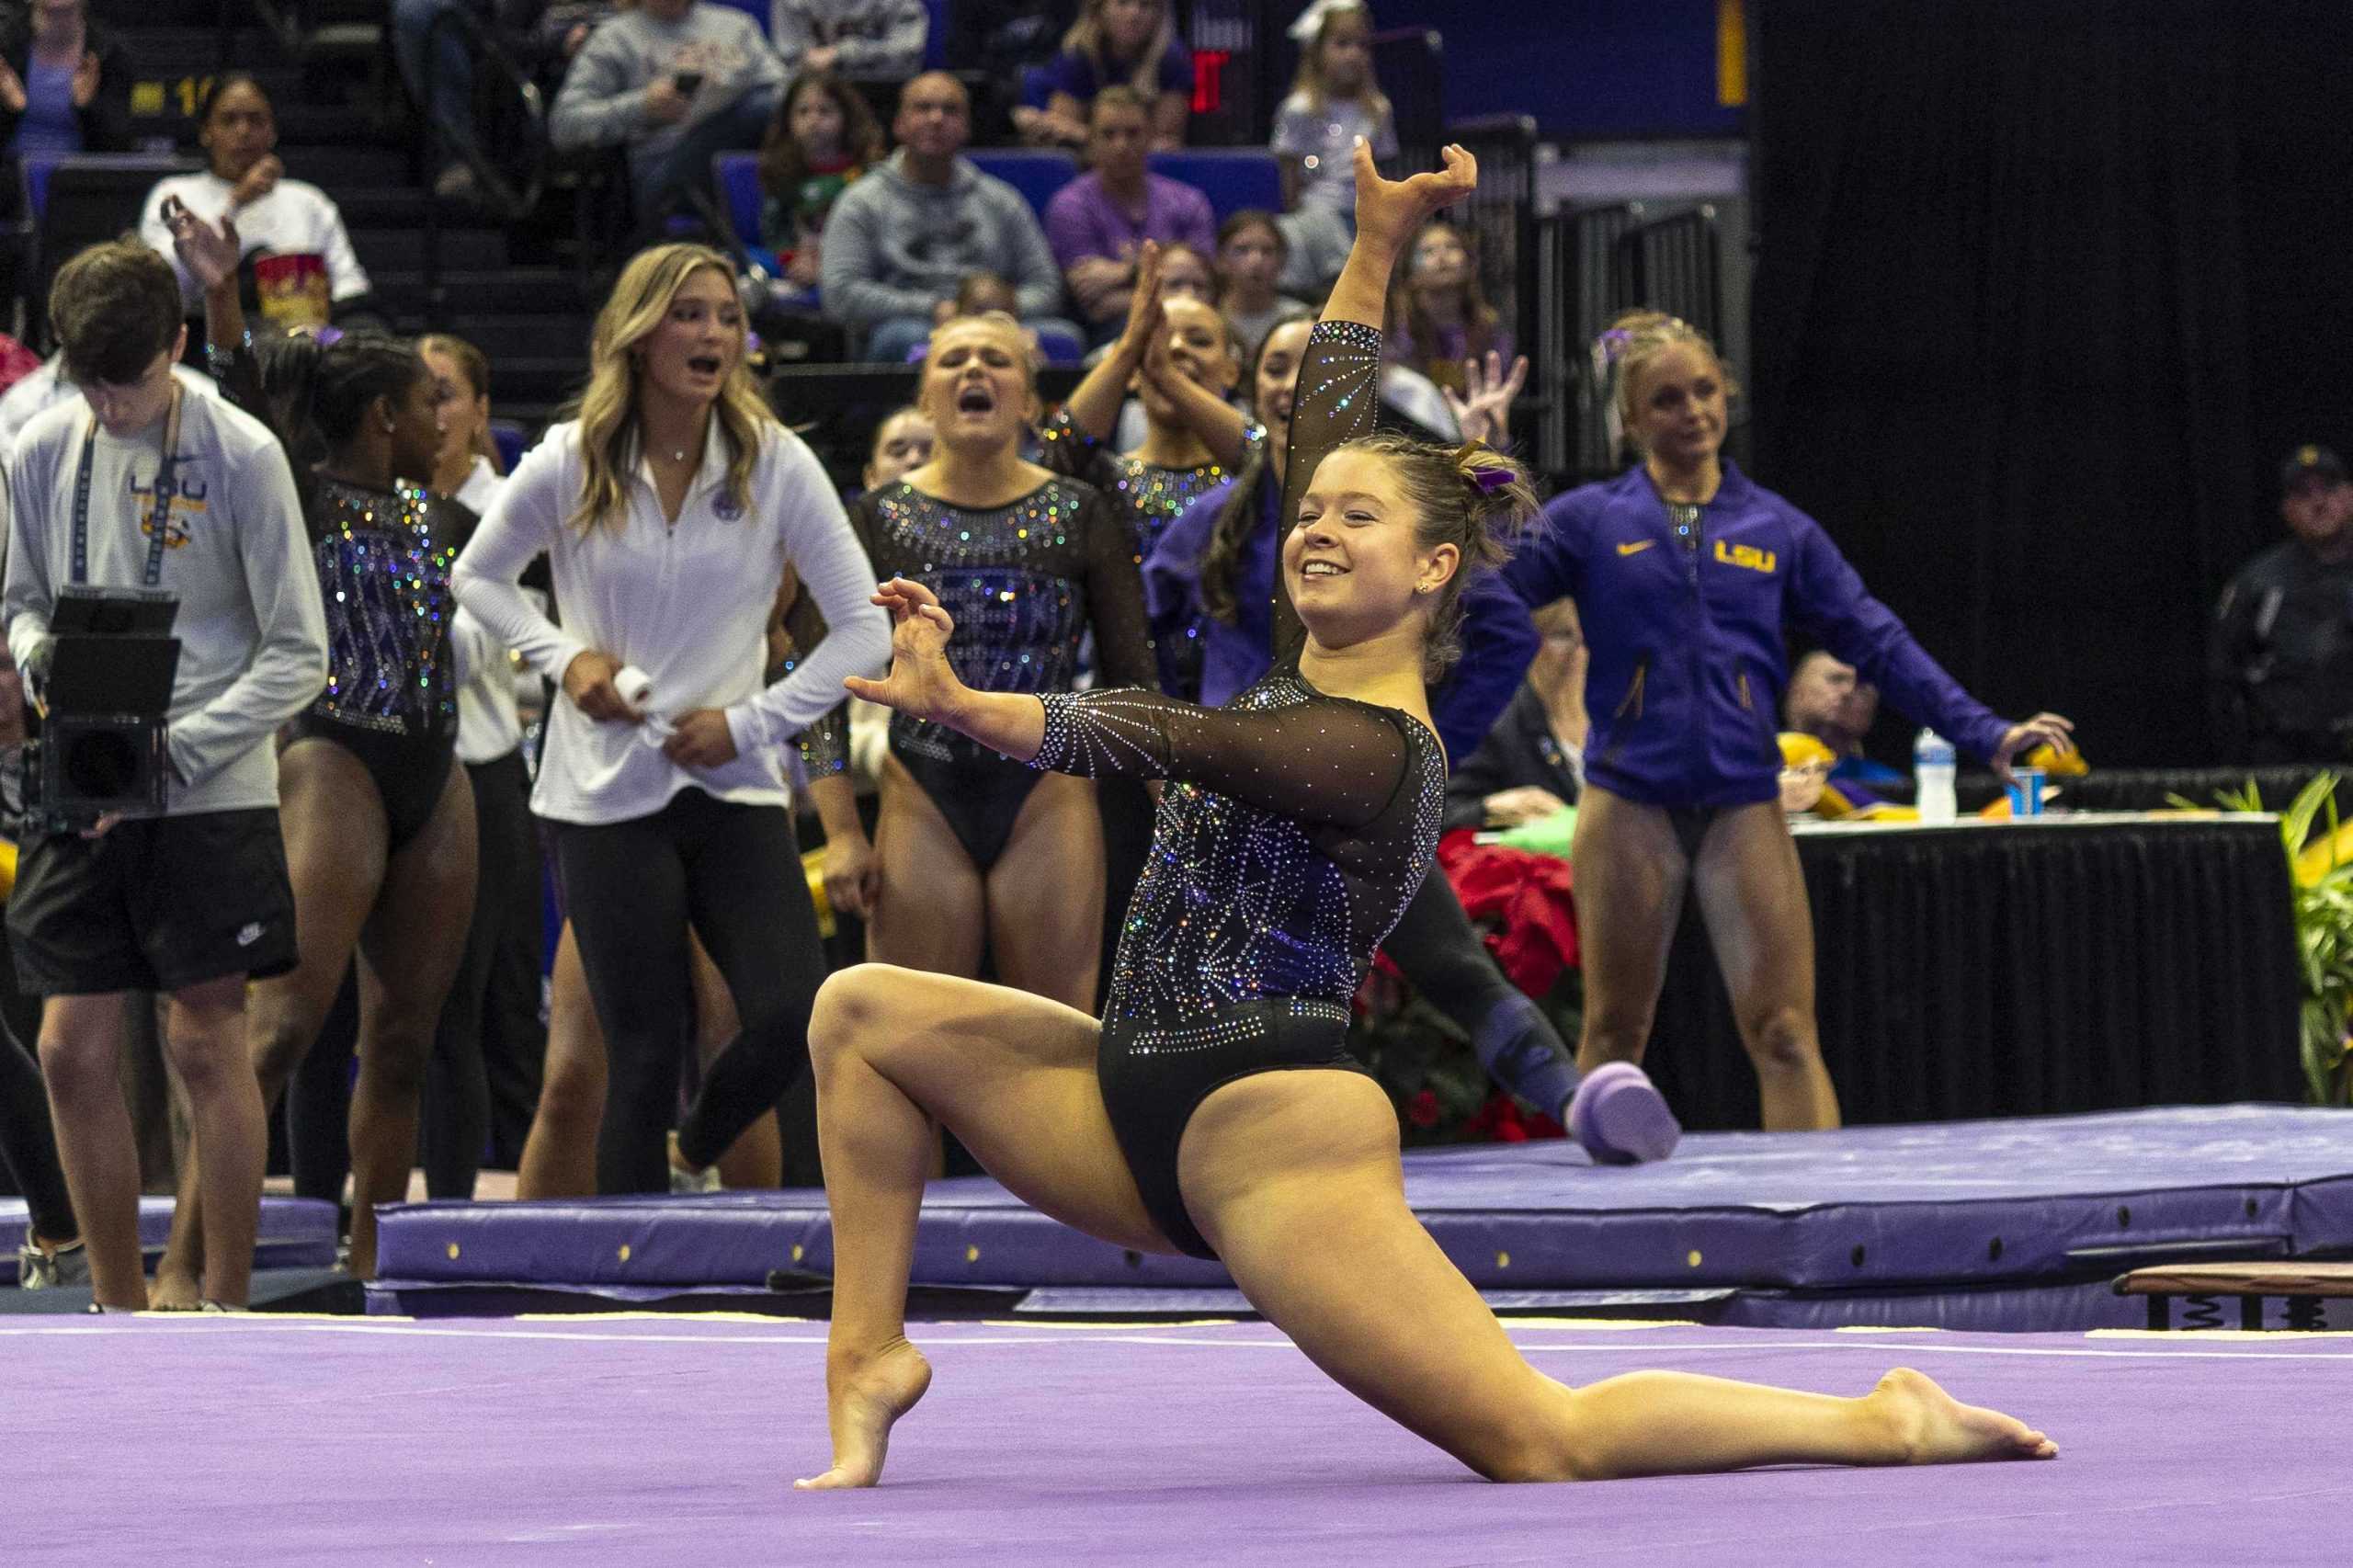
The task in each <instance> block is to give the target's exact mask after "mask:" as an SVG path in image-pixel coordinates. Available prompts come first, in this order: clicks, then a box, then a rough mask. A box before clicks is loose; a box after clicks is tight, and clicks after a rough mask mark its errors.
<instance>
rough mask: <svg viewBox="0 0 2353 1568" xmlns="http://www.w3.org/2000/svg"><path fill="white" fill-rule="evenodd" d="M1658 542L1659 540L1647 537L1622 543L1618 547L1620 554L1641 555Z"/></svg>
mask: <svg viewBox="0 0 2353 1568" xmlns="http://www.w3.org/2000/svg"><path fill="white" fill-rule="evenodd" d="M1657 542H1658V540H1654V539H1645V540H1636V541H1635V542H1634V543H1632V544H1621V545H1620V546H1619V547H1618V553H1619V554H1620V555H1640V554H1641V553H1642V552H1643V551H1646V550H1648V549H1649V548H1650V547H1651V546H1653V545H1654V544H1656V543H1657Z"/></svg>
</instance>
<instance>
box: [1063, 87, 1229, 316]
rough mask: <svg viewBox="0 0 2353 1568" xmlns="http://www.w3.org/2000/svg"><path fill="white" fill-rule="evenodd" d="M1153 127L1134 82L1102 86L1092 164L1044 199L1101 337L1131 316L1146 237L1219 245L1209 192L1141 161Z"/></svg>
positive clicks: (1069, 277) (1073, 288)
mask: <svg viewBox="0 0 2353 1568" xmlns="http://www.w3.org/2000/svg"><path fill="white" fill-rule="evenodd" d="M1151 135H1152V131H1151V122H1150V119H1149V118H1148V116H1147V114H1146V112H1145V108H1144V102H1143V99H1142V97H1140V96H1139V95H1138V94H1137V93H1136V92H1135V90H1134V89H1133V88H1130V87H1106V88H1104V89H1103V90H1102V91H1101V92H1099V93H1097V94H1096V95H1095V103H1094V105H1093V107H1092V108H1091V109H1090V110H1089V112H1088V116H1087V136H1086V159H1087V162H1088V163H1089V164H1090V165H1093V168H1092V171H1091V172H1090V173H1087V174H1085V175H1081V176H1079V177H1078V178H1076V179H1074V180H1073V181H1071V182H1070V184H1068V185H1066V186H1064V187H1062V189H1060V190H1059V191H1056V192H1055V193H1054V199H1053V200H1051V202H1049V203H1047V205H1046V243H1047V244H1049V245H1051V246H1052V247H1053V252H1054V260H1055V262H1056V264H1058V265H1059V266H1060V267H1062V269H1063V280H1064V281H1065V282H1067V283H1068V284H1069V285H1070V293H1071V298H1072V299H1074V300H1075V301H1078V308H1079V312H1080V314H1081V315H1082V316H1084V317H1085V319H1086V322H1087V324H1088V325H1089V326H1091V327H1092V328H1094V329H1095V334H1096V335H1097V336H1098V337H1100V336H1104V335H1108V334H1109V333H1111V332H1115V331H1117V330H1118V328H1119V325H1120V323H1121V322H1124V321H1125V320H1126V319H1127V315H1128V297H1129V295H1130V294H1131V292H1132V291H1133V290H1134V288H1135V281H1136V257H1137V255H1138V253H1139V252H1140V251H1142V248H1143V243H1144V241H1146V240H1158V241H1159V242H1160V243H1161V244H1171V243H1175V244H1187V245H1190V246H1192V247H1193V248H1194V249H1195V250H1197V251H1199V252H1201V253H1202V254H1204V255H1207V254H1209V253H1211V252H1212V251H1214V250H1215V249H1216V246H1217V220H1216V217H1215V216H1214V214H1212V213H1211V210H1210V200H1209V198H1208V197H1206V196H1203V195H1202V194H1201V193H1200V192H1199V191H1198V190H1196V189H1194V188H1193V187H1191V186H1189V185H1187V184H1185V183H1184V182H1183V181H1181V180H1173V179H1167V178H1165V177H1164V176H1160V175H1155V174H1153V173H1150V172H1149V171H1147V170H1146V169H1145V168H1144V153H1145V151H1146V148H1147V147H1148V145H1149V143H1150V141H1151Z"/></svg>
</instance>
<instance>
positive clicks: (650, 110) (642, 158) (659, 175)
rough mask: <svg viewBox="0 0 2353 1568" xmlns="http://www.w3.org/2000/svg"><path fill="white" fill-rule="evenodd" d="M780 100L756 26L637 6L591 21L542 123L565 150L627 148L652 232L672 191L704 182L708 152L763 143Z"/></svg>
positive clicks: (674, 2)
mask: <svg viewBox="0 0 2353 1568" xmlns="http://www.w3.org/2000/svg"><path fill="white" fill-rule="evenodd" d="M783 96H784V66H783V64H782V63H781V62H779V61H778V59H777V57H776V51H773V50H771V49H769V48H768V42H767V39H765V38H762V37H761V36H760V25H759V24H758V23H757V22H756V21H754V20H753V19H752V18H751V17H748V16H745V14H744V13H743V12H741V11H738V10H736V9H735V8H733V6H714V5H709V4H706V3H705V0H639V3H638V4H637V5H636V6H633V7H631V9H629V10H626V11H623V12H621V13H620V15H619V16H617V17H612V18H611V19H610V20H608V21H605V22H602V23H600V24H598V26H597V30H596V31H595V32H594V33H592V34H590V35H589V38H588V41H587V42H586V43H585V45H583V46H582V47H581V51H580V52H579V53H578V54H577V55H575V56H574V57H573V62H572V68H571V69H570V70H569V71H567V72H565V73H564V77H563V89H562V90H561V91H560V92H558V93H557V94H556V99H555V108H554V111H553V112H552V113H551V114H550V115H549V117H548V134H549V138H550V140H551V141H552V142H554V143H555V145H556V146H557V147H558V148H559V149H561V150H563V151H566V152H569V151H572V150H574V149H575V148H581V147H610V146H614V145H620V146H625V147H626V148H627V149H628V150H629V177H630V189H631V193H632V194H633V195H634V196H635V197H636V199H637V212H638V217H639V219H640V221H641V222H642V223H644V224H645V225H646V226H648V227H651V226H653V225H654V223H656V222H658V221H659V220H660V219H661V218H662V217H664V216H665V214H666V211H667V210H668V209H669V207H670V206H671V205H672V204H674V203H675V202H676V199H677V196H678V193H679V192H680V191H681V190H683V189H685V188H687V187H696V186H708V185H709V184H710V159H711V154H712V153H724V152H729V151H733V150H735V149H739V148H752V147H756V146H758V145H759V144H760V137H761V134H762V133H763V132H764V131H767V124H768V121H769V120H770V119H773V118H774V117H775V114H776V106H777V101H778V100H779V98H781V97H783Z"/></svg>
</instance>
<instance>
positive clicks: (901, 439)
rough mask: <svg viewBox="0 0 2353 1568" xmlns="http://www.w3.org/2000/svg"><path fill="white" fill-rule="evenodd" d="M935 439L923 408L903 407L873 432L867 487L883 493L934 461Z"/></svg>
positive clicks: (867, 468) (867, 463)
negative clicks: (933, 447)
mask: <svg viewBox="0 0 2353 1568" xmlns="http://www.w3.org/2000/svg"><path fill="white" fill-rule="evenodd" d="M935 439H936V437H935V436H934V434H933V431H932V428H931V420H930V419H929V418H928V417H926V415H925V414H924V413H923V411H922V410H921V409H915V408H903V409H901V410H899V412H898V413H896V414H894V415H891V417H890V418H888V419H885V420H884V421H883V422H882V424H881V428H879V429H877V430H876V431H875V432H874V451H873V453H872V455H871V456H870V457H869V458H868V459H867V460H866V488H868V489H869V490H880V489H881V488H882V487H883V486H884V485H886V484H892V483H897V482H898V481H899V480H901V479H904V478H905V477H906V476H907V474H908V473H909V472H913V471H914V470H915V469H919V468H921V467H923V465H924V464H926V463H927V462H929V461H930V460H931V448H932V443H933V441H934V440H935Z"/></svg>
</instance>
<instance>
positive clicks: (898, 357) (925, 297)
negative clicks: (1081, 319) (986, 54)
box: [823, 71, 1083, 364]
mask: <svg viewBox="0 0 2353 1568" xmlns="http://www.w3.org/2000/svg"><path fill="white" fill-rule="evenodd" d="M891 131H892V135H893V136H895V137H896V138H897V139H898V142H899V150H898V151H897V152H896V153H892V155H891V158H890V161H889V162H887V163H885V164H883V165H881V167H880V168H878V169H875V170H874V171H873V172H871V173H870V174H869V175H867V176H866V177H865V178H863V179H861V180H859V181H858V182H857V183H856V184H854V185H852V186H851V187H849V188H848V189H847V190H846V191H844V192H842V195H841V199H839V200H837V201H835V203H834V210H833V211H832V212H831V213H830V214H829V215H828V216H827V217H826V219H825V254H824V295H823V297H824V308H825V313H826V314H827V315H829V316H832V317H833V318H834V319H835V320H836V321H840V322H843V323H845V324H847V325H849V326H850V327H852V328H853V329H856V330H858V331H862V332H863V333H865V335H866V358H869V359H878V360H887V361H889V362H891V363H892V364H898V363H900V362H902V361H904V359H905V358H906V357H907V352H908V350H910V349H911V348H913V347H915V345H916V344H918V343H920V342H922V341H923V340H924V339H925V338H926V337H927V336H929V335H930V333H931V329H932V327H933V326H934V325H935V324H938V322H940V321H942V320H944V319H946V316H947V313H948V312H949V311H951V310H952V309H953V308H954V305H955V300H956V290H957V288H958V286H959V285H960V284H961V283H962V282H963V280H964V279H965V278H967V277H968V276H970V275H971V274H972V273H975V272H994V273H995V274H996V275H997V276H998V277H1000V278H1005V279H1006V280H1007V281H1008V282H1010V283H1011V284H1012V285H1013V288H1014V294H1015V297H1016V299H1017V301H1018V303H1019V306H1020V316H1021V321H1022V324H1023V325H1025V326H1028V327H1029V328H1030V329H1031V330H1033V331H1034V332H1036V333H1037V334H1038V337H1039V341H1040V345H1041V346H1042V347H1044V348H1045V349H1046V351H1047V353H1048V354H1049V356H1050V357H1053V358H1064V357H1068V358H1075V357H1076V348H1077V346H1078V344H1079V342H1080V340H1081V338H1082V336H1083V335H1082V334H1081V333H1080V332H1079V330H1078V329H1077V328H1076V327H1075V326H1073V325H1072V324H1070V323H1069V322H1068V321H1066V320H1064V319H1063V318H1062V316H1061V315H1060V314H1059V312H1060V311H1061V309H1062V299H1063V277H1062V269H1061V268H1059V267H1056V266H1055V265H1054V253H1053V252H1052V251H1051V249H1049V248H1048V247H1047V244H1046V236H1045V233H1044V232H1043V231H1042V230H1040V228H1039V227H1038V218H1037V214H1035V213H1034V212H1032V211H1030V210H1029V203H1028V202H1027V201H1024V200H1023V199H1021V195H1020V193H1019V192H1018V191H1017V190H1015V189H1014V188H1013V187H1011V186H1009V185H1007V184H1006V183H1005V181H1003V180H1001V179H997V178H995V177H994V176H989V175H984V174H983V173H981V171H980V170H978V169H976V168H974V167H973V166H972V161H971V160H970V159H968V158H965V157H962V156H961V153H962V152H963V150H964V144H965V142H967V141H969V140H970V139H971V135H972V106H971V103H970V102H969V100H968V99H967V98H966V97H965V95H964V87H963V85H962V84H961V83H960V82H958V81H957V80H956V78H955V77H953V76H950V75H949V74H947V73H946V72H944V71H933V72H927V73H926V74H923V75H921V76H918V77H916V78H915V80H914V81H912V82H909V83H908V84H907V85H906V86H905V87H904V89H903V90H902V91H901V92H900V94H899V112H898V115H897V117H896V118H895V119H892V122H891Z"/></svg>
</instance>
